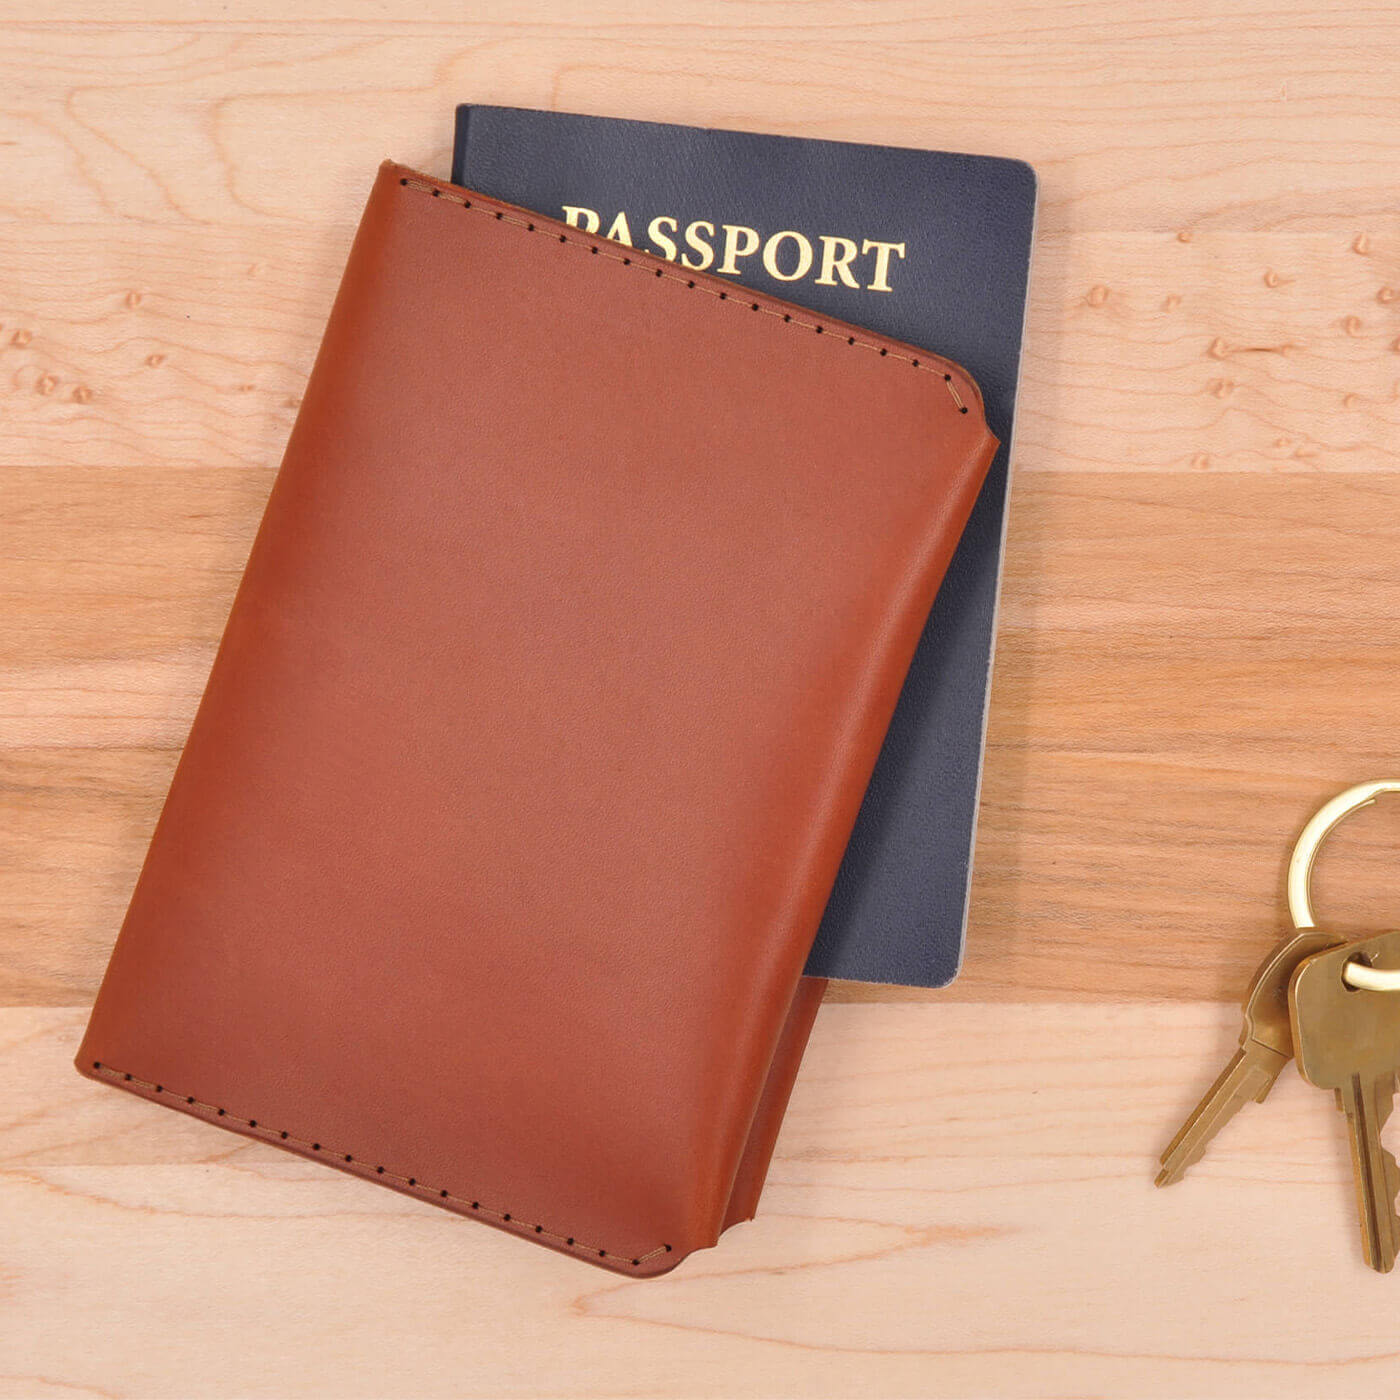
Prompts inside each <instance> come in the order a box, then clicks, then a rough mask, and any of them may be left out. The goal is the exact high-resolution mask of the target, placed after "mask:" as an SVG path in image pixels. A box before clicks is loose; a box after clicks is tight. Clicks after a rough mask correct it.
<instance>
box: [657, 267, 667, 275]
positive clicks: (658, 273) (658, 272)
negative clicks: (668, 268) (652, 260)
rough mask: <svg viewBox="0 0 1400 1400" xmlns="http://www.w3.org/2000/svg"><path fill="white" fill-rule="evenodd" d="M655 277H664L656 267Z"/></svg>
mask: <svg viewBox="0 0 1400 1400" xmlns="http://www.w3.org/2000/svg"><path fill="white" fill-rule="evenodd" d="M656 275H657V276H658V277H664V276H665V275H666V274H665V273H664V272H662V270H661V269H660V268H659V267H658V268H657V269H656Z"/></svg>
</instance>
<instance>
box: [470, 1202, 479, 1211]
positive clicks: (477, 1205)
mask: <svg viewBox="0 0 1400 1400" xmlns="http://www.w3.org/2000/svg"><path fill="white" fill-rule="evenodd" d="M472 1209H473V1210H480V1209H481V1202H480V1201H473V1202H472Z"/></svg>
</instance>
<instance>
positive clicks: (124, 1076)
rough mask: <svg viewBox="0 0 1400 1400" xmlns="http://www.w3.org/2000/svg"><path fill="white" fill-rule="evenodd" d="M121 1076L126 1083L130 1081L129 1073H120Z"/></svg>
mask: <svg viewBox="0 0 1400 1400" xmlns="http://www.w3.org/2000/svg"><path fill="white" fill-rule="evenodd" d="M122 1078H123V1079H125V1080H126V1082H127V1083H128V1084H130V1083H131V1076H130V1075H129V1074H124V1075H122Z"/></svg>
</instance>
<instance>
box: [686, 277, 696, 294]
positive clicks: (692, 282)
mask: <svg viewBox="0 0 1400 1400" xmlns="http://www.w3.org/2000/svg"><path fill="white" fill-rule="evenodd" d="M685 285H686V286H687V287H689V288H690V289H691V290H692V291H693V290H694V289H695V279H694V278H693V277H692V278H691V279H690V281H688V282H687V283H686V284H685Z"/></svg>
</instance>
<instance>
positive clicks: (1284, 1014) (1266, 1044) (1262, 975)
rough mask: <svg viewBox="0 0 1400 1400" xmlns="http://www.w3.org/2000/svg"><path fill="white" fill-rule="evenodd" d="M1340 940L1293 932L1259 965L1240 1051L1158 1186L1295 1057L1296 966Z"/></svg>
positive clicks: (1173, 1177) (1193, 1158)
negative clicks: (1292, 995) (1292, 985)
mask: <svg viewBox="0 0 1400 1400" xmlns="http://www.w3.org/2000/svg"><path fill="white" fill-rule="evenodd" d="M1339 942H1340V940H1339V939H1337V938H1335V937H1333V936H1332V935H1331V934H1329V933H1322V932H1320V931H1319V930H1318V929H1315V928H1307V929H1295V930H1294V932H1293V933H1291V934H1290V935H1289V936H1288V937H1287V938H1285V939H1284V940H1283V942H1282V943H1280V944H1279V945H1278V947H1277V948H1275V949H1274V951H1273V952H1272V953H1270V954H1269V956H1268V957H1267V958H1265V959H1264V961H1263V962H1262V963H1261V964H1260V965H1259V970H1258V972H1256V973H1255V974H1254V981H1253V983H1252V984H1251V985H1250V988H1249V994H1248V995H1247V996H1246V997H1245V999H1244V1028H1243V1029H1242V1030H1241V1031H1240V1048H1239V1049H1238V1050H1236V1051H1235V1053H1234V1055H1233V1057H1232V1058H1231V1060H1230V1062H1229V1064H1227V1065H1226V1066H1225V1068H1224V1069H1223V1070H1222V1071H1221V1074H1220V1077H1219V1078H1218V1079H1217V1080H1216V1081H1215V1083H1214V1084H1212V1085H1211V1087H1210V1088H1209V1089H1207V1090H1206V1094H1205V1097H1204V1098H1203V1099H1202V1100H1201V1101H1200V1103H1198V1104H1197V1105H1196V1107H1195V1108H1194V1109H1193V1110H1192V1112H1191V1115H1190V1117H1189V1118H1187V1120H1186V1122H1185V1123H1183V1124H1182V1126H1181V1131H1180V1132H1179V1133H1177V1135H1176V1136H1175V1137H1174V1138H1173V1139H1172V1140H1171V1144H1170V1145H1169V1146H1168V1148H1167V1150H1166V1151H1165V1152H1163V1153H1162V1157H1161V1162H1162V1170H1161V1171H1160V1172H1158V1173H1157V1185H1158V1186H1170V1185H1172V1183H1173V1182H1177V1181H1180V1180H1181V1178H1182V1177H1183V1176H1185V1175H1186V1170H1187V1168H1188V1167H1192V1166H1194V1165H1195V1164H1196V1163H1197V1162H1199V1161H1200V1159H1201V1155H1202V1154H1203V1153H1204V1152H1205V1150H1206V1148H1207V1146H1208V1145H1209V1144H1210V1141H1211V1139H1212V1138H1213V1137H1214V1136H1215V1135H1216V1134H1217V1133H1218V1132H1219V1131H1220V1130H1221V1128H1223V1127H1224V1126H1225V1124H1226V1123H1228V1122H1229V1121H1230V1119H1231V1118H1233V1117H1234V1116H1235V1114H1236V1113H1238V1112H1239V1111H1240V1109H1241V1108H1242V1107H1243V1106H1244V1105H1245V1104H1247V1103H1250V1102H1253V1103H1263V1102H1264V1100H1265V1099H1266V1098H1267V1097H1268V1094H1269V1090H1270V1089H1272V1088H1273V1087H1274V1081H1275V1080H1276V1079H1277V1078H1278V1077H1279V1072H1280V1071H1281V1070H1282V1069H1283V1067H1284V1065H1286V1064H1287V1063H1288V1061H1289V1060H1290V1059H1292V1057H1293V1029H1292V1026H1291V1024H1290V1022H1289V1014H1288V983H1289V979H1290V978H1291V977H1292V976H1293V973H1294V971H1295V970H1296V969H1297V967H1298V965H1299V964H1300V963H1301V962H1302V961H1303V960H1304V959H1305V958H1308V957H1311V956H1312V955H1313V954H1314V953H1319V952H1321V951H1323V950H1324V949H1327V948H1332V947H1335V946H1336V945H1337V944H1338V943H1339Z"/></svg>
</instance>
